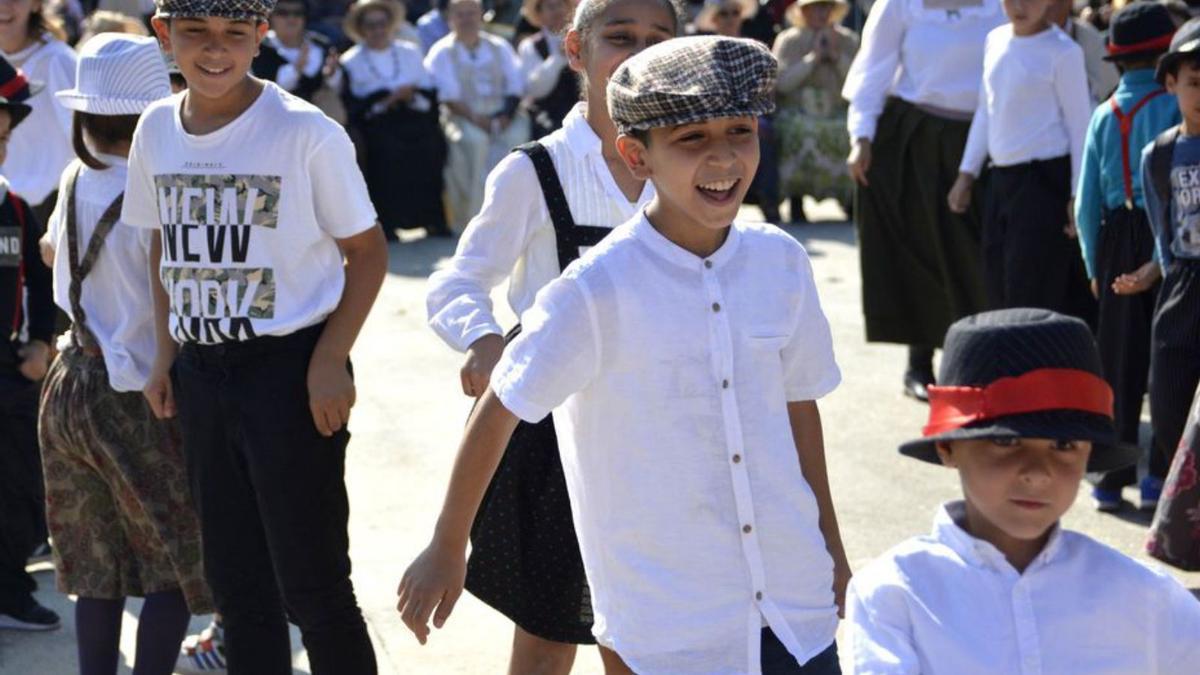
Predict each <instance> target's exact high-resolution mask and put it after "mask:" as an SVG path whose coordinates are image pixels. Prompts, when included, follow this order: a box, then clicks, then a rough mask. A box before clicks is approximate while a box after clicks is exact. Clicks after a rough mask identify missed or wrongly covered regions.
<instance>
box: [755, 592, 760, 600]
mask: <svg viewBox="0 0 1200 675" xmlns="http://www.w3.org/2000/svg"><path fill="white" fill-rule="evenodd" d="M754 599H755V600H762V591H759V592H757V593H755V594H754Z"/></svg>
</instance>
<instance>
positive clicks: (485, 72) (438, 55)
mask: <svg viewBox="0 0 1200 675" xmlns="http://www.w3.org/2000/svg"><path fill="white" fill-rule="evenodd" d="M456 59H457V60H458V61H460V62H462V63H463V64H468V65H469V66H471V67H472V69H473V70H472V75H473V84H474V91H475V95H476V96H477V97H479V98H489V97H493V96H494V97H500V98H503V97H505V96H516V97H518V98H519V97H520V96H522V95H523V94H524V93H525V75H524V74H522V73H521V64H520V62H518V60H517V52H516V51H515V50H514V49H513V48H512V45H510V44H509V43H508V41H507V40H503V39H501V38H498V37H496V36H495V35H491V34H489V33H488V32H486V31H483V32H480V33H479V44H478V45H476V46H475V49H473V50H472V49H468V48H467V47H466V45H464V44H463V43H461V42H459V41H458V38H457V37H456V36H455V35H454V33H450V34H449V35H447V36H445V37H443V38H442V39H440V40H438V41H437V42H435V43H433V47H431V48H430V49H429V54H427V55H426V56H425V68H426V69H428V70H429V72H430V73H432V74H433V81H434V84H435V85H436V86H437V89H438V99H439V100H441V101H443V102H445V101H460V102H463V103H468V104H469V103H471V102H470V101H463V100H462V97H463V84H462V82H460V81H459V79H458V78H459V73H458V70H457V69H456V68H455V67H454V64H455V60H456ZM494 59H499V60H500V64H499V65H500V68H499V71H500V72H501V73H502V74H503V78H502V79H501V80H500V81H497V80H496V79H495V78H494V77H493V74H494V72H495V71H494V70H493V68H492V67H491V64H492V61H493V60H494Z"/></svg>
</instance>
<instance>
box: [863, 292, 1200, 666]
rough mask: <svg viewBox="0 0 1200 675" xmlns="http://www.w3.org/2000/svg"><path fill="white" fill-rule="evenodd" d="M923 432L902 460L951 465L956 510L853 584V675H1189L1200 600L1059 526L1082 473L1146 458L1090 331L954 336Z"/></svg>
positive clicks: (994, 327) (947, 508) (1047, 323)
mask: <svg viewBox="0 0 1200 675" xmlns="http://www.w3.org/2000/svg"><path fill="white" fill-rule="evenodd" d="M945 344H946V349H945V353H944V356H943V359H942V372H941V377H939V378H938V383H939V386H936V387H930V389H929V403H930V410H929V423H928V424H927V425H926V427H925V430H924V437H923V438H921V439H919V440H916V441H912V442H910V443H906V444H904V445H902V446H901V447H900V452H901V454H904V455H907V456H909V457H914V458H916V459H920V460H923V461H926V462H932V463H940V464H943V465H945V466H948V467H952V468H955V469H957V470H958V473H959V478H960V479H961V482H962V489H963V500H962V501H954V502H949V503H947V504H944V505H943V506H942V508H941V509H940V510H939V511H938V514H937V517H936V519H935V520H934V526H933V532H932V533H931V534H929V535H926V536H923V537H917V538H914V539H911V540H909V541H907V542H905V543H903V544H901V545H899V546H897V547H896V548H894V549H892V550H891V551H889V552H887V553H885V554H884V555H883V556H881V557H880V558H879V559H877V560H876V561H874V562H873V563H872V564H871V565H869V566H868V567H867V568H866V569H865V570H862V571H860V572H859V574H858V575H857V576H856V577H855V578H854V581H853V582H851V584H850V592H849V600H848V603H847V604H848V623H849V624H850V641H851V646H852V647H851V648H852V651H853V662H854V672H855V673H858V674H861V675H883V674H893V673H894V674H899V673H921V674H922V675H962V674H963V673H1021V674H1023V675H1037V674H1041V673H1045V674H1047V675H1049V674H1051V673H1053V674H1054V675H1073V674H1076V673H1078V674H1080V675H1083V674H1085V673H1087V674H1095V673H1121V674H1126V673H1128V674H1130V675H1133V674H1135V673H1136V674H1139V675H1141V674H1144V673H1155V674H1156V675H1184V674H1185V673H1195V672H1196V663H1197V659H1200V642H1198V641H1197V639H1196V638H1197V636H1200V603H1197V602H1196V600H1195V598H1193V597H1192V595H1191V594H1190V593H1188V591H1187V590H1186V589H1184V588H1183V586H1181V585H1180V584H1179V583H1178V582H1177V581H1176V580H1175V579H1173V578H1172V577H1170V576H1168V575H1166V574H1165V573H1162V572H1158V571H1154V570H1151V569H1150V568H1149V567H1146V566H1144V565H1142V564H1141V563H1139V562H1137V561H1134V560H1132V559H1130V558H1128V557H1126V556H1125V555H1123V554H1121V553H1119V552H1117V551H1115V550H1113V549H1111V548H1109V547H1107V546H1105V545H1103V544H1101V543H1099V542H1097V541H1095V540H1093V539H1091V538H1089V537H1087V536H1086V535H1083V534H1080V533H1078V532H1071V531H1068V530H1064V529H1062V527H1061V526H1060V525H1059V519H1060V518H1061V517H1062V516H1063V514H1064V513H1066V511H1067V509H1069V508H1070V506H1071V504H1072V503H1073V502H1074V501H1075V496H1076V494H1077V493H1078V491H1079V484H1080V481H1081V480H1082V479H1083V475H1084V472H1085V471H1110V470H1113V469H1118V468H1120V467H1123V466H1126V465H1128V464H1130V463H1132V462H1135V461H1137V457H1138V452H1139V451H1138V449H1137V448H1136V447H1134V446H1131V445H1127V444H1125V443H1123V442H1121V440H1120V439H1119V436H1118V434H1117V433H1116V430H1115V429H1114V426H1113V415H1112V412H1113V410H1112V404H1113V394H1112V389H1111V388H1109V386H1108V384H1107V383H1106V382H1105V381H1104V379H1103V378H1102V377H1101V373H1100V358H1099V354H1098V353H1097V350H1096V345H1095V342H1094V341H1093V339H1092V336H1091V332H1090V331H1089V330H1088V327H1087V325H1086V324H1084V323H1083V322H1082V321H1080V320H1078V319H1074V318H1069V317H1065V316H1062V315H1060V314H1056V313H1054V312H1051V311H1049V310H1040V309H1011V310H1003V311H998V312H988V313H985V314H977V315H975V316H969V317H967V318H965V319H962V320H960V321H958V322H957V323H955V324H954V325H953V326H951V328H950V331H949V333H948V334H947V335H946V343H945Z"/></svg>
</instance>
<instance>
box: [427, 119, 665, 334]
mask: <svg viewBox="0 0 1200 675" xmlns="http://www.w3.org/2000/svg"><path fill="white" fill-rule="evenodd" d="M586 110H587V104H585V103H579V104H578V105H576V106H575V107H574V108H572V109H571V112H570V113H568V114H567V117H566V119H564V120H563V127H562V128H561V129H559V130H557V131H555V132H554V133H552V134H550V135H549V136H546V137H545V138H543V139H541V141H540V142H541V143H542V145H545V146H546V149H547V150H549V151H550V159H551V160H552V161H553V162H554V169H555V170H556V171H557V172H558V179H559V182H561V183H562V187H563V192H564V193H566V195H567V205H568V206H569V207H570V208H571V216H572V217H573V218H574V219H575V222H576V223H577V224H579V225H592V226H595V227H616V226H617V225H620V224H621V223H623V222H625V221H627V220H629V219H630V218H632V217H633V216H635V215H637V213H638V212H639V211H640V210H641V209H642V208H643V207H645V206H646V205H647V204H649V203H650V200H651V199H652V198H653V197H654V185H653V184H651V183H650V181H646V184H645V187H643V188H642V194H641V196H639V197H638V199H637V201H636V202H630V201H629V199H628V198H627V197H626V196H625V194H624V193H622V192H621V188H620V187H618V186H617V181H616V180H615V179H614V178H613V176H612V172H611V171H610V170H609V168H608V164H606V163H605V161H604V156H603V155H602V154H601V142H600V137H599V136H597V135H596V132H595V131H593V130H592V127H591V126H589V125H588V122H587V119H586V118H585V117H584V113H585V111H586ZM560 271H561V270H559V267H558V245H557V243H556V240H555V238H554V225H553V224H552V223H551V222H550V213H549V211H547V209H546V200H545V199H544V198H543V197H542V189H541V187H540V186H539V185H538V179H537V174H536V173H535V172H534V170H533V162H532V161H530V159H529V158H528V157H526V156H525V155H524V154H522V153H515V152H514V153H512V154H510V155H508V156H507V157H505V158H504V159H503V160H502V161H501V162H500V164H499V165H497V166H496V168H495V169H494V170H493V171H492V173H491V175H490V176H488V181H487V188H486V191H485V194H484V198H483V209H482V210H480V212H479V215H477V216H475V217H474V218H473V219H471V222H470V224H469V225H467V229H466V231H465V232H463V235H462V237H461V238H460V239H459V240H458V251H457V252H455V254H454V258H453V259H452V260H451V261H450V264H449V265H448V266H447V267H445V268H443V269H441V270H438V271H437V272H435V273H434V274H433V275H432V276H431V277H430V278H429V291H428V295H427V296H426V308H427V310H428V316H429V325H430V326H432V327H433V330H434V331H435V332H436V333H437V334H438V336H440V337H441V338H442V339H443V340H445V341H446V344H448V345H450V346H451V347H452V348H454V349H456V350H458V351H460V352H465V351H466V350H467V348H468V347H470V346H471V343H472V342H474V341H476V340H478V339H479V338H481V337H483V336H484V335H489V334H492V333H495V334H497V335H503V334H504V329H502V328H501V327H500V324H499V323H498V322H497V321H496V317H495V315H494V314H493V312H492V300H491V297H490V295H489V293H490V291H491V290H492V289H493V288H495V287H496V286H497V285H499V284H500V283H502V282H503V281H504V280H505V279H509V284H508V304H509V306H510V307H512V310H513V312H514V313H515V314H516V315H517V316H518V317H520V316H521V315H522V314H524V313H525V310H527V309H529V308H530V307H532V306H533V298H534V296H535V295H536V294H537V292H538V291H540V290H541V289H542V287H543V286H545V285H546V284H548V283H550V282H551V281H552V280H554V279H556V278H558V275H559V273H560Z"/></svg>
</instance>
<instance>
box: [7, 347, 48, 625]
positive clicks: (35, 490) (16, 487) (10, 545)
mask: <svg viewBox="0 0 1200 675" xmlns="http://www.w3.org/2000/svg"><path fill="white" fill-rule="evenodd" d="M6 347H7V345H0V349H2V348H6ZM40 390H41V387H40V385H38V384H37V383H35V382H30V381H28V380H26V379H24V378H23V377H21V376H20V375H19V374H18V373H15V372H12V373H0V613H6V612H7V611H20V610H23V609H26V608H27V606H28V604H29V602H30V598H31V597H32V596H31V594H32V593H33V591H34V590H35V589H36V588H37V583H36V582H34V580H33V577H31V576H30V575H29V574H28V573H27V572H26V571H25V564H26V562H28V560H29V554H30V553H32V552H33V549H34V547H35V546H37V544H38V543H39V542H41V541H44V540H45V539H46V510H45V487H44V484H43V482H42V458H41V455H40V453H39V452H38V442H37V407H38V392H39V391H40Z"/></svg>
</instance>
